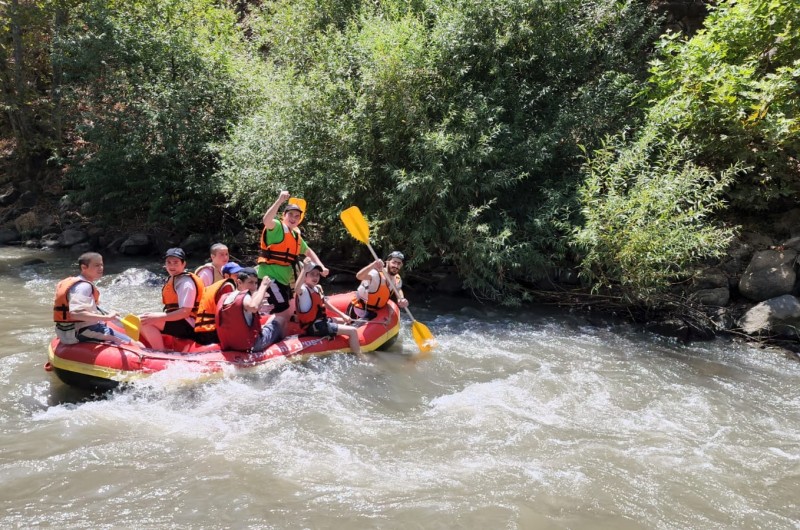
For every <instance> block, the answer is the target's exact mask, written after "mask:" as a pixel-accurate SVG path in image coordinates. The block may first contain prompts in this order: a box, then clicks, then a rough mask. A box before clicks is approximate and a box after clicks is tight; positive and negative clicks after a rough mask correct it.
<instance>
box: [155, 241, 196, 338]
mask: <svg viewBox="0 0 800 530" xmlns="http://www.w3.org/2000/svg"><path fill="white" fill-rule="evenodd" d="M164 268H165V269H166V270H167V272H168V273H169V279H168V280H167V283H166V285H164V288H163V289H162V290H161V300H162V302H163V303H164V311H163V312H155V313H145V314H143V315H141V316H140V318H141V321H142V330H141V336H142V337H143V338H144V340H145V341H146V342H147V343H148V344H149V345H150V347H151V348H154V349H157V350H163V349H164V339H162V337H161V333H162V332H163V333H164V334H165V335H171V336H173V337H178V338H182V339H191V340H194V338H195V337H194V321H195V319H196V318H197V308H198V306H199V305H200V299H201V298H202V297H203V290H204V287H203V281H202V280H201V279H200V278H198V277H197V275H196V274H194V273H193V272H186V253H185V252H184V251H183V249H182V248H171V249H169V250H167V252H166V253H165V254H164Z"/></svg>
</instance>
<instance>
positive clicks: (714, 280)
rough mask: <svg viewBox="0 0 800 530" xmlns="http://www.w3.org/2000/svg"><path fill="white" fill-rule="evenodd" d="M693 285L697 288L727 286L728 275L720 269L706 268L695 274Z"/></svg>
mask: <svg viewBox="0 0 800 530" xmlns="http://www.w3.org/2000/svg"><path fill="white" fill-rule="evenodd" d="M693 282H694V286H695V288H697V289H716V288H718V287H725V288H726V289H727V288H728V275H727V274H725V272H723V271H722V270H720V269H717V268H713V269H706V270H704V271H702V272H700V273H699V274H697V275H696V276H695V277H694V279H693Z"/></svg>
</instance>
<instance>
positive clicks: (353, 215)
mask: <svg viewBox="0 0 800 530" xmlns="http://www.w3.org/2000/svg"><path fill="white" fill-rule="evenodd" d="M340 217H341V219H342V222H343V223H344V227H345V228H347V231H348V232H350V235H351V236H353V237H354V238H356V239H357V240H359V241H361V242H362V243H364V244H365V245H367V248H368V249H369V251H370V253H372V256H373V257H374V258H375V259H376V260H377V259H379V258H378V255H377V254H376V253H375V250H374V249H373V248H372V245H371V244H370V242H369V226H368V225H367V220H366V219H364V215H363V214H362V213H361V210H359V209H358V206H351V207H350V208H348V209H346V210H345V211H343V212H342V213H341V215H340ZM384 276H385V277H386V280H387V282H388V283H389V287H391V288H392V291H393V292H394V294H395V295H396V296H397V297H398V298H399V297H400V295H399V294H398V293H397V287H396V286H395V284H394V278H392V277H391V275H390V274H385V275H384ZM403 309H405V310H406V313H408V316H409V317H410V318H411V321H412V323H411V336H412V337H414V342H416V343H417V346H419V351H421V352H423V353H427V352H429V351H431V350H432V349H433V347H434V346H436V339H435V338H434V336H433V334H432V333H431V330H429V329H428V327H427V326H426V325H425V324H423V323H422V322H419V321H417V319H415V318H414V315H412V314H411V311H409V309H408V308H407V307H404V308H403Z"/></svg>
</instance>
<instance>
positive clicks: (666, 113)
mask: <svg viewBox="0 0 800 530" xmlns="http://www.w3.org/2000/svg"><path fill="white" fill-rule="evenodd" d="M799 30H800V3H798V2H797V1H796V0H739V1H736V2H733V1H725V2H720V3H719V5H718V6H717V7H716V9H714V10H713V11H712V12H711V13H710V15H709V16H708V17H707V18H706V20H705V29H704V30H702V31H700V32H699V33H698V34H697V35H696V36H694V37H693V38H691V39H688V40H684V39H681V38H680V37H679V36H675V35H673V36H668V37H666V38H664V39H663V40H662V41H661V43H660V45H659V52H660V53H659V54H658V57H657V58H656V59H655V60H654V61H653V62H652V68H651V70H652V78H651V81H652V84H653V88H652V91H651V93H650V94H649V98H650V102H651V107H652V108H651V109H650V110H649V112H648V122H649V123H652V124H653V126H655V127H658V128H659V129H662V130H664V131H665V132H664V134H665V135H671V134H677V135H679V136H680V137H685V138H689V139H690V140H691V141H692V143H693V144H694V145H695V146H697V148H698V154H697V160H698V161H701V162H702V164H703V165H706V166H708V167H710V168H713V169H715V170H720V169H722V168H726V167H729V166H731V165H733V164H738V163H740V164H741V165H742V166H743V167H745V168H746V170H745V171H743V172H742V173H741V174H740V175H739V176H738V177H737V179H736V181H735V182H734V183H733V185H732V187H731V189H730V192H729V197H730V198H731V202H732V205H733V206H735V207H737V208H739V209H741V210H745V211H752V210H754V209H762V210H763V209H767V208H774V207H781V206H782V205H783V204H785V203H787V202H788V203H791V202H793V201H794V200H795V199H796V197H797V196H798V194H800V169H799V168H800V166H799V165H798V159H797V156H798V152H800V91H798V90H797V87H798V85H799V84H800V31H799ZM667 131H669V132H667Z"/></svg>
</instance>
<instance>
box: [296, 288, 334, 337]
mask: <svg viewBox="0 0 800 530" xmlns="http://www.w3.org/2000/svg"><path fill="white" fill-rule="evenodd" d="M306 291H308V292H309V293H310V294H311V309H309V310H308V312H306V313H303V312H302V311H300V292H301V291H300V290H299V289H298V292H297V293H295V295H294V307H295V315H297V323H298V324H300V327H301V328H303V329H308V327H309V326H311V324H313V323H314V322H316V321H317V320H322V319H324V318H328V315H327V313H326V312H325V300H324V298H323V295H322V292H320V288H319V286H318V285H315V286H314V288H313V289H309V288H308V286H306Z"/></svg>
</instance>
